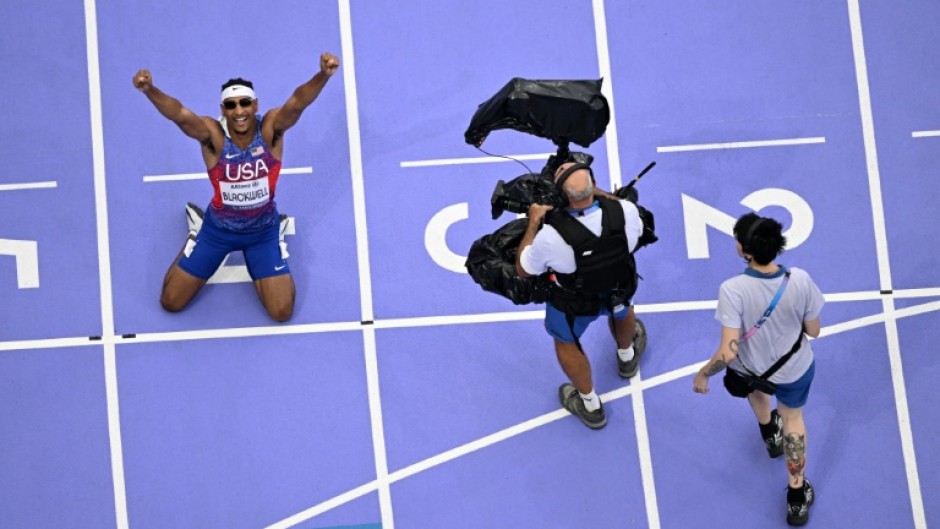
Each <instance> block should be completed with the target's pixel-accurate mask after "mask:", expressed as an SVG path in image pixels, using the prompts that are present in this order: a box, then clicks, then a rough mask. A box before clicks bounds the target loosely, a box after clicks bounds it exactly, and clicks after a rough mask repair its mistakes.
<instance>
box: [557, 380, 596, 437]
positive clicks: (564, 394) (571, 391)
mask: <svg viewBox="0 0 940 529" xmlns="http://www.w3.org/2000/svg"><path fill="white" fill-rule="evenodd" d="M597 399H598V400H600V397H598V398H597ZM558 400H560V401H561V405H562V406H563V407H564V408H565V409H566V410H568V411H569V412H571V414H572V415H576V416H577V417H578V418H579V419H581V422H583V423H584V425H585V426H587V427H588V428H590V429H592V430H600V429H601V428H603V427H604V426H606V425H607V417H606V416H605V415H604V404H603V403H601V407H600V408H598V409H597V410H596V411H587V408H585V407H584V401H583V400H582V399H581V395H579V394H578V389H577V388H576V387H574V386H572V385H571V384H568V383H564V384H562V385H561V387H560V388H558Z"/></svg>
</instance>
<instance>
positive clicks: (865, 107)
mask: <svg viewBox="0 0 940 529" xmlns="http://www.w3.org/2000/svg"><path fill="white" fill-rule="evenodd" d="M848 14H849V27H850V28H851V32H852V55H853V57H854V59H855V80H856V85H857V88H858V106H859V113H860V114H861V119H862V138H863V139H864V145H865V161H866V165H867V168H868V188H869V195H870V196H871V212H872V224H873V227H874V231H875V250H876V253H877V257H878V272H879V276H880V282H881V290H883V291H888V290H891V264H890V261H889V259H888V235H887V230H886V229H885V218H884V204H883V202H882V195H881V174H880V169H879V167H878V149H877V145H876V143H875V120H874V116H873V113H872V106H871V92H870V88H869V83H868V66H867V63H866V59H865V42H864V38H863V37H862V17H861V11H860V8H859V2H858V0H848ZM882 306H883V307H884V311H883V312H884V314H885V333H886V335H887V336H886V337H887V340H888V357H889V358H890V361H891V381H892V387H893V390H894V401H895V407H896V410H897V417H898V432H899V433H900V436H901V451H902V454H903V457H904V468H905V470H906V473H907V486H908V494H909V495H910V502H911V511H912V515H913V518H914V526H915V527H916V528H917V529H926V527H927V518H926V516H925V513H924V500H923V497H922V493H921V489H920V477H919V476H918V473H917V457H916V453H915V450H914V434H913V432H912V430H911V417H910V410H909V408H908V405H907V388H906V387H905V385H904V368H903V363H902V362H901V350H900V344H899V342H898V327H897V313H896V312H895V308H894V298H892V297H890V296H886V297H885V298H884V299H883V300H882Z"/></svg>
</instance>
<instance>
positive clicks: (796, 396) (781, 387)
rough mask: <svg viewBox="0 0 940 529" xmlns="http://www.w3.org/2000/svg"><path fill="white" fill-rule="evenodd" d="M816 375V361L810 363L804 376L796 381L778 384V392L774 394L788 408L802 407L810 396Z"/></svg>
mask: <svg viewBox="0 0 940 529" xmlns="http://www.w3.org/2000/svg"><path fill="white" fill-rule="evenodd" d="M815 375H816V361H815V360H813V363H812V364H810V365H809V367H808V368H807V369H806V372H805V373H803V376H801V377H800V378H798V379H796V381H794V382H787V383H786V384H777V392H776V393H775V394H774V396H775V397H777V401H778V402H782V403H783V405H784V406H786V407H788V408H802V407H803V405H804V404H806V399H807V398H808V397H809V387H810V386H811V385H812V384H813V377H814V376H815Z"/></svg>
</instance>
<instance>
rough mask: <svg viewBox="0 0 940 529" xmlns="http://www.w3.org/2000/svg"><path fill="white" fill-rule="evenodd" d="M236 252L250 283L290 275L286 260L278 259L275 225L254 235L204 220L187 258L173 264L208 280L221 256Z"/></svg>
mask: <svg viewBox="0 0 940 529" xmlns="http://www.w3.org/2000/svg"><path fill="white" fill-rule="evenodd" d="M236 251H241V252H242V255H244V256H245V264H246V265H247V266H248V274H249V275H250V276H251V278H252V279H254V280H258V279H264V278H267V277H274V276H279V275H284V274H289V273H290V267H289V266H287V261H286V260H284V259H283V258H282V257H281V246H280V226H279V225H278V224H277V223H275V224H272V225H271V226H270V227H268V228H264V229H262V230H258V231H256V232H251V233H239V232H234V231H230V230H225V229H222V228H217V227H216V226H215V225H214V224H213V223H212V222H211V221H209V220H206V221H205V222H203V223H202V228H200V229H199V233H198V234H196V246H195V247H193V251H192V252H191V253H190V254H189V257H186V256H185V255H183V256H180V260H179V263H177V264H179V267H180V268H182V269H183V270H184V271H185V272H187V273H188V274H190V275H193V276H195V277H198V278H200V279H209V278H210V277H212V274H214V273H215V271H216V270H218V268H219V266H220V265H221V264H222V261H223V260H224V259H225V256H226V255H228V254H229V253H230V252H236Z"/></svg>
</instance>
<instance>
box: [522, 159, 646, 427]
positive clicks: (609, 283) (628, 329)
mask: <svg viewBox="0 0 940 529" xmlns="http://www.w3.org/2000/svg"><path fill="white" fill-rule="evenodd" d="M554 181H555V186H556V193H557V194H558V195H559V198H560V199H561V200H560V202H559V207H555V206H552V205H543V204H537V203H533V204H532V205H531V206H530V207H529V222H528V227H527V229H526V232H525V235H524V236H523V238H522V242H521V243H520V244H519V250H518V252H517V257H516V272H517V273H518V275H519V276H520V277H528V276H534V275H540V274H543V273H546V272H550V273H551V274H552V276H551V277H552V279H553V281H552V287H551V289H550V292H549V300H548V303H546V308H545V328H546V330H547V331H548V333H549V334H550V335H551V336H552V338H553V339H554V342H555V353H556V355H557V357H558V362H559V364H560V365H561V368H562V370H563V371H564V372H565V374H566V375H567V376H568V378H569V380H570V381H571V383H565V384H562V385H561V387H560V388H559V399H560V400H561V403H562V405H563V406H564V407H565V409H567V410H568V411H569V412H571V413H572V414H574V415H576V416H577V417H578V418H579V419H580V420H581V422H583V423H584V424H585V425H586V426H588V427H589V428H592V429H600V428H603V427H604V426H605V425H606V424H607V418H606V416H605V415H604V407H603V404H602V403H601V400H600V397H598V395H597V393H596V392H595V390H594V385H593V382H592V380H591V365H590V362H589V361H588V358H587V356H586V355H585V354H584V351H583V349H582V347H581V343H580V339H579V338H580V336H581V335H582V334H583V333H584V331H585V330H587V328H588V326H589V325H590V324H591V323H592V322H593V321H594V320H596V319H597V318H598V317H600V316H602V315H605V316H607V317H608V323H609V328H610V331H611V334H612V335H613V337H614V340H615V341H616V343H617V364H618V372H619V374H620V376H621V377H623V378H630V377H632V376H633V375H635V374H636V372H637V369H638V367H639V360H640V356H641V354H642V353H643V350H644V349H645V345H646V336H645V330H644V329H643V326H642V323H638V322H637V320H636V316H635V315H634V312H633V307H632V306H631V303H630V299H631V298H632V296H633V294H634V292H635V291H636V281H637V274H636V264H635V261H634V259H633V255H632V252H633V251H635V250H636V249H637V247H638V242H639V241H640V239H641V236H642V235H643V232H644V225H643V221H642V220H641V218H640V213H639V210H638V209H637V206H636V205H635V204H634V203H632V202H629V201H627V200H619V199H618V198H617V197H616V196H613V195H611V194H609V193H606V192H603V191H600V190H597V189H596V188H595V185H594V177H593V174H592V172H591V169H590V167H589V166H588V165H587V164H583V163H572V162H568V163H564V164H562V165H561V166H559V167H558V169H557V170H556V171H555V175H554ZM565 202H567V204H565ZM562 204H564V206H561V205H562ZM553 209H554V210H555V211H552V210H553ZM543 221H544V225H543ZM576 248H578V249H579V251H577V252H576V250H575V249H576ZM634 341H636V342H637V343H636V347H634Z"/></svg>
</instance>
